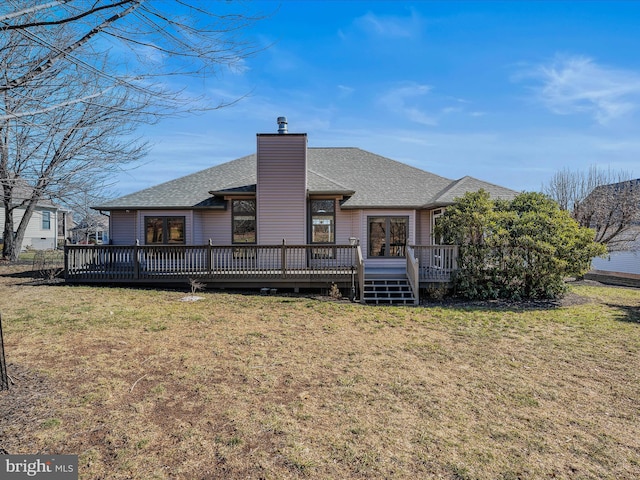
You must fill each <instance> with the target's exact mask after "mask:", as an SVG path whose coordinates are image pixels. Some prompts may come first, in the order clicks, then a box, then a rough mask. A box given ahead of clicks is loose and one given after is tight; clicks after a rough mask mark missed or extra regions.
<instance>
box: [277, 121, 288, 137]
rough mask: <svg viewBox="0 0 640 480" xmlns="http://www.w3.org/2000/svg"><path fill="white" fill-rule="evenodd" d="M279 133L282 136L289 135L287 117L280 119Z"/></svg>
mask: <svg viewBox="0 0 640 480" xmlns="http://www.w3.org/2000/svg"><path fill="white" fill-rule="evenodd" d="M278 133H279V134H280V135H283V134H285V133H287V117H278Z"/></svg>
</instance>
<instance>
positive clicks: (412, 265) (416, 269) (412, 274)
mask: <svg viewBox="0 0 640 480" xmlns="http://www.w3.org/2000/svg"><path fill="white" fill-rule="evenodd" d="M405 257H406V259H407V279H408V280H409V285H411V290H412V291H413V298H414V301H415V304H416V305H418V304H419V303H420V262H419V261H418V259H417V258H416V256H415V247H414V246H412V245H407V248H406V249H405Z"/></svg>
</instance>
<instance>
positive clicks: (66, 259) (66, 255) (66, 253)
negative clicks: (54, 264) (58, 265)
mask: <svg viewBox="0 0 640 480" xmlns="http://www.w3.org/2000/svg"><path fill="white" fill-rule="evenodd" d="M68 275H69V244H68V243H67V241H66V240H65V242H64V279H65V280H66V279H67V278H68Z"/></svg>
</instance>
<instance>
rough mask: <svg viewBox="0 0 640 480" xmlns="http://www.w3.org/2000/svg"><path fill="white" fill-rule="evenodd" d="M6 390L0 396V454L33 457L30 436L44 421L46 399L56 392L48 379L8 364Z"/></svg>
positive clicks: (31, 436) (18, 366)
mask: <svg viewBox="0 0 640 480" xmlns="http://www.w3.org/2000/svg"><path fill="white" fill-rule="evenodd" d="M7 373H8V374H9V390H5V391H2V392H0V452H3V453H5V454H34V453H37V452H35V451H32V450H29V445H31V444H35V442H34V433H35V432H36V431H37V430H39V429H40V428H41V426H42V423H43V421H46V419H47V418H48V412H49V408H48V407H47V403H48V399H49V398H54V397H56V396H57V391H58V388H57V386H56V384H55V382H54V381H53V380H52V379H51V378H50V377H46V376H43V375H40V374H38V373H36V372H34V371H31V370H29V369H27V368H25V367H23V366H21V365H16V364H12V363H9V364H8V365H7Z"/></svg>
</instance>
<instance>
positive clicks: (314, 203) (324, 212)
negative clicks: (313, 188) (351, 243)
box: [311, 199, 336, 243]
mask: <svg viewBox="0 0 640 480" xmlns="http://www.w3.org/2000/svg"><path fill="white" fill-rule="evenodd" d="M335 225H336V201H335V200H333V199H331V200H311V243H336V229H335Z"/></svg>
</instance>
